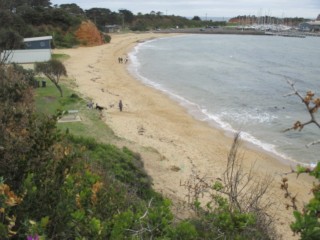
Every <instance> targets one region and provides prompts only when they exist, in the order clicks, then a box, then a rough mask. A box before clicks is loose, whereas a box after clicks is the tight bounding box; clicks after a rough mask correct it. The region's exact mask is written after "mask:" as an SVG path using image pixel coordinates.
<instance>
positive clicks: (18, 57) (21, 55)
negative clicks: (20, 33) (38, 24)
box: [1, 36, 52, 63]
mask: <svg viewBox="0 0 320 240" xmlns="http://www.w3.org/2000/svg"><path fill="white" fill-rule="evenodd" d="M51 41H52V36H44V37H34V38H25V39H24V40H23V42H24V45H25V49H19V50H11V51H5V52H4V54H5V56H8V58H7V61H6V62H7V63H34V62H45V61H49V60H50V59H51ZM1 59H2V58H1Z"/></svg>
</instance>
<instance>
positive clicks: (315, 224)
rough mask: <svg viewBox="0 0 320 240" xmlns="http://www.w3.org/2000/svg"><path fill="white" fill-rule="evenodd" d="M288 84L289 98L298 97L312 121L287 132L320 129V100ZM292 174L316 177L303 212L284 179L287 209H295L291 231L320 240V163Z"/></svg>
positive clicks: (299, 169)
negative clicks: (319, 118) (309, 127)
mask: <svg viewBox="0 0 320 240" xmlns="http://www.w3.org/2000/svg"><path fill="white" fill-rule="evenodd" d="M288 84H289V85H290V86H291V88H292V90H293V91H292V93H290V94H288V96H291V95H296V96H297V97H298V98H299V99H300V100H301V101H302V103H303V104H304V105H305V108H306V109H307V111H308V114H309V116H310V119H309V120H307V121H305V122H300V121H297V122H295V123H294V125H293V126H292V127H291V128H288V129H286V130H285V131H289V130H298V131H301V130H303V128H305V127H307V126H308V125H310V124H313V125H315V126H317V127H318V128H320V123H319V122H318V120H317V118H316V113H317V112H318V110H319V108H320V98H319V97H316V96H315V94H314V92H312V91H307V93H306V94H305V95H302V94H301V93H300V92H299V91H298V90H297V89H296V87H295V84H294V83H293V82H291V81H288ZM319 143H320V140H315V141H314V142H311V143H309V144H307V147H310V146H312V145H316V146H319V145H318V144H319ZM292 173H296V174H297V176H299V175H300V174H309V175H310V176H312V177H314V180H315V182H314V183H313V186H312V188H311V192H312V195H313V197H312V198H311V199H310V201H309V202H308V203H307V204H305V206H304V207H303V209H302V210H299V209H298V207H297V205H296V201H297V199H296V196H294V195H293V194H292V193H291V192H290V191H289V184H288V179H287V178H283V179H282V184H281V188H282V189H283V190H284V191H285V197H286V198H288V199H289V200H290V204H288V205H287V208H293V209H294V212H293V215H294V217H295V221H294V222H293V223H292V224H291V229H292V231H293V232H294V233H296V234H299V235H300V237H301V239H306V240H311V239H320V161H319V162H318V163H317V165H316V166H315V167H314V168H311V167H305V166H298V167H297V169H296V170H293V171H292Z"/></svg>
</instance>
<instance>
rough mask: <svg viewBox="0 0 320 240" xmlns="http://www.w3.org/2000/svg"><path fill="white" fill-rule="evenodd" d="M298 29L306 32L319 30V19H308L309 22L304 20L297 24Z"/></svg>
mask: <svg viewBox="0 0 320 240" xmlns="http://www.w3.org/2000/svg"><path fill="white" fill-rule="evenodd" d="M299 29H300V30H301V31H306V32H319V31H320V21H318V20H316V21H310V22H304V23H301V24H300V25H299Z"/></svg>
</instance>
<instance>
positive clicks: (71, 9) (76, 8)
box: [60, 3, 84, 15]
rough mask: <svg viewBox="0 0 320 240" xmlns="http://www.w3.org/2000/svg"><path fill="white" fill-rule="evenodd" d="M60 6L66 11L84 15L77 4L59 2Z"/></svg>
mask: <svg viewBox="0 0 320 240" xmlns="http://www.w3.org/2000/svg"><path fill="white" fill-rule="evenodd" d="M60 8H62V9H64V10H66V11H67V12H68V13H71V14H75V15H84V11H83V10H82V8H80V7H79V6H78V5H77V4H75V3H71V4H61V5H60Z"/></svg>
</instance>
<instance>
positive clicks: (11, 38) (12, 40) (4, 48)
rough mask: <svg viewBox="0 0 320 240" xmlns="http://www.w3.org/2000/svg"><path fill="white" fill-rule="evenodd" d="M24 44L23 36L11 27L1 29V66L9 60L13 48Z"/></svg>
mask: <svg viewBox="0 0 320 240" xmlns="http://www.w3.org/2000/svg"><path fill="white" fill-rule="evenodd" d="M21 46H22V37H21V36H20V35H19V34H18V33H17V32H15V31H12V30H9V29H1V30H0V66H1V65H3V64H4V63H5V62H7V60H9V58H10V55H11V54H12V50H13V49H17V48H19V47H21Z"/></svg>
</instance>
